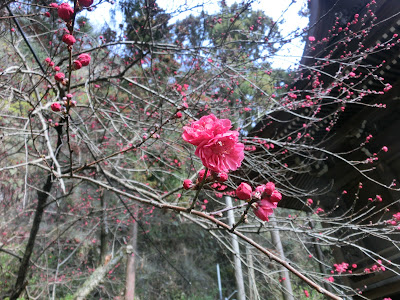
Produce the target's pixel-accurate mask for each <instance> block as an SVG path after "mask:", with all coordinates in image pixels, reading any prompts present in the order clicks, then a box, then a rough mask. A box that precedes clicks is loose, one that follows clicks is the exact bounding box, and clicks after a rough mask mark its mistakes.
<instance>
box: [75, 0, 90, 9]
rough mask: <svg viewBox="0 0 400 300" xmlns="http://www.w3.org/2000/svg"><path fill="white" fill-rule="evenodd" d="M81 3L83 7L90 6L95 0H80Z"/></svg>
mask: <svg viewBox="0 0 400 300" xmlns="http://www.w3.org/2000/svg"><path fill="white" fill-rule="evenodd" d="M78 1H79V5H80V6H83V7H89V6H90V5H92V4H93V0H78Z"/></svg>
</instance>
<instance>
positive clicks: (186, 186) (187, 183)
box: [183, 179, 193, 190]
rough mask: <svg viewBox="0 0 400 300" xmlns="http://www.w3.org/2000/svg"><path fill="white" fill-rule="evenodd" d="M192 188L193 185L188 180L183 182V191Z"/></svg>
mask: <svg viewBox="0 0 400 300" xmlns="http://www.w3.org/2000/svg"><path fill="white" fill-rule="evenodd" d="M192 187H193V183H192V181H191V180H190V179H185V180H184V181H183V188H184V189H185V190H189V189H191V188H192Z"/></svg>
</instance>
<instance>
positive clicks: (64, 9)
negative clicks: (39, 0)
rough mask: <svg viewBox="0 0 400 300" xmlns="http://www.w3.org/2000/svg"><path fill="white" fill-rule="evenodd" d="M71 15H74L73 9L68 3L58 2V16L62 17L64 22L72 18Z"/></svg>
mask: <svg viewBox="0 0 400 300" xmlns="http://www.w3.org/2000/svg"><path fill="white" fill-rule="evenodd" d="M52 4H53V3H52ZM54 4H55V3H54ZM50 5H51V4H50ZM73 15H74V9H73V8H72V7H71V6H70V5H69V4H68V3H62V4H60V6H59V7H58V16H59V17H60V18H61V19H63V20H64V21H65V22H68V21H69V20H71V19H72V16H73Z"/></svg>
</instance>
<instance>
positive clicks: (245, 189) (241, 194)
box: [236, 182, 252, 200]
mask: <svg viewBox="0 0 400 300" xmlns="http://www.w3.org/2000/svg"><path fill="white" fill-rule="evenodd" d="M251 193H252V188H251V186H250V185H248V184H247V183H245V182H242V183H241V184H240V185H239V186H238V187H237V189H236V197H238V198H239V199H240V200H247V199H250V198H251Z"/></svg>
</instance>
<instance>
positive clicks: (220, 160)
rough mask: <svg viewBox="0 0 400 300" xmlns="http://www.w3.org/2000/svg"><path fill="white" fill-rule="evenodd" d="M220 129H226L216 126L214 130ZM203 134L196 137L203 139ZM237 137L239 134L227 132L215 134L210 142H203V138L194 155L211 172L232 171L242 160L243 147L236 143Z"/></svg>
mask: <svg viewBox="0 0 400 300" xmlns="http://www.w3.org/2000/svg"><path fill="white" fill-rule="evenodd" d="M228 121H229V120H228ZM229 123H230V121H229ZM229 126H230V124H229ZM222 128H223V129H225V128H226V127H223V126H222V127H219V126H217V127H216V130H217V131H219V130H221V129H222ZM203 133H204V132H203ZM203 133H201V134H200V135H198V136H197V137H199V136H203V137H204V135H203ZM209 133H210V132H207V133H206V134H209ZM184 134H185V133H184ZM238 136H239V132H237V131H228V132H226V133H222V134H217V135H216V136H215V137H213V138H211V139H210V140H205V139H204V138H203V141H202V142H201V144H200V145H199V146H198V147H197V149H196V152H195V155H197V156H198V157H200V159H201V161H202V163H203V165H204V166H205V167H207V168H208V169H210V170H212V171H215V172H229V171H230V170H232V171H234V170H236V169H237V168H239V167H240V166H241V164H242V160H243V158H244V152H243V150H244V145H243V144H242V143H238ZM184 139H185V138H184ZM193 141H196V142H197V139H196V138H194V139H193Z"/></svg>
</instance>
